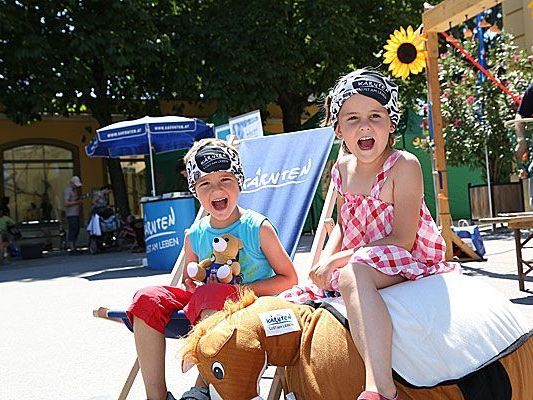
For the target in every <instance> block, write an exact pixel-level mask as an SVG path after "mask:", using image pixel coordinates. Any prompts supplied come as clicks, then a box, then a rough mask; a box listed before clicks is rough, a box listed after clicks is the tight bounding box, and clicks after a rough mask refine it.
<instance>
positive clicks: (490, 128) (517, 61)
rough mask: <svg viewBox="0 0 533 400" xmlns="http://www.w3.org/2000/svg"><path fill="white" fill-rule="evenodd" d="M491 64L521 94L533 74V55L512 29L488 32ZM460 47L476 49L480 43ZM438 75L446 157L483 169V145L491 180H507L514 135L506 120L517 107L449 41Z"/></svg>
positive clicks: (499, 181) (461, 163)
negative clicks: (522, 47)
mask: <svg viewBox="0 0 533 400" xmlns="http://www.w3.org/2000/svg"><path fill="white" fill-rule="evenodd" d="M485 37H486V48H487V69H488V70H489V71H490V72H491V73H492V74H493V75H494V76H496V77H497V78H498V79H500V80H501V81H502V82H503V83H504V84H505V85H506V86H507V87H508V88H509V90H510V91H511V92H512V93H515V94H517V95H518V96H520V95H521V94H522V93H523V91H524V89H525V87H526V86H527V85H528V84H529V82H531V80H532V79H533V63H532V61H533V57H532V56H529V57H528V56H527V54H526V53H525V51H523V50H519V49H518V48H517V46H516V45H514V43H513V38H512V36H511V35H510V34H500V35H488V34H486V35H485ZM462 46H463V47H464V48H465V49H466V50H467V51H468V52H469V53H470V54H477V46H478V44H477V42H476V41H475V40H464V41H463V42H462ZM440 61H441V69H440V74H439V79H440V81H441V88H442V116H443V120H444V126H445V129H444V135H445V138H446V158H447V160H448V161H449V163H450V165H466V166H470V167H472V168H476V169H480V170H482V171H483V172H485V168H486V167H485V144H486V146H487V149H488V158H489V171H490V174H491V180H492V181H493V182H496V183H503V182H508V181H509V177H510V174H511V173H512V172H513V168H514V152H513V149H514V144H515V143H516V142H515V137H514V132H513V130H512V129H509V128H506V127H505V126H504V122H505V121H507V120H509V119H513V117H514V115H515V112H516V106H515V105H514V102H513V100H512V98H511V97H510V96H509V95H507V94H505V93H504V92H503V91H502V90H501V89H499V88H498V87H497V86H496V85H495V84H494V83H493V82H491V81H490V80H489V79H485V80H483V81H482V82H481V81H480V80H479V71H478V70H477V69H476V68H475V67H474V66H473V65H472V64H470V63H469V62H468V61H466V60H465V59H464V58H463V57H462V56H461V55H460V54H459V53H458V52H457V51H455V50H454V49H453V48H452V47H451V45H449V44H448V46H447V52H446V53H445V54H442V55H441V60H440Z"/></svg>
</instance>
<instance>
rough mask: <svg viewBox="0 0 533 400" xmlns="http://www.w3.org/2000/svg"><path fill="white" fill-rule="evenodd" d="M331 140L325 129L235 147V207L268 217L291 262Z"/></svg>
mask: <svg viewBox="0 0 533 400" xmlns="http://www.w3.org/2000/svg"><path fill="white" fill-rule="evenodd" d="M333 139H334V133H333V130H332V129H331V128H330V127H328V128H319V129H311V130H307V131H299V132H294V133H286V134H283V135H272V136H264V137H260V138H253V139H246V140H242V141H240V142H239V153H240V154H241V158H242V163H243V166H244V174H245V180H244V186H243V190H242V193H241V196H240V200H239V204H240V205H241V206H242V207H245V208H250V209H252V210H255V211H257V212H260V213H261V214H263V215H266V216H267V217H268V219H269V220H270V221H271V222H272V224H273V225H274V226H275V227H276V228H277V229H278V231H279V234H280V240H281V243H282V244H283V246H284V247H285V249H286V250H287V252H288V253H289V255H290V256H291V257H293V256H294V253H295V252H296V245H297V243H298V239H299V237H300V234H301V233H302V229H303V225H304V222H305V218H306V216H307V213H308V212H309V209H310V207H311V203H312V200H313V196H314V194H315V191H316V189H317V187H318V184H319V182H320V177H321V176H322V171H323V169H324V165H325V164H326V161H327V159H328V155H329V152H330V150H331V146H332V145H333Z"/></svg>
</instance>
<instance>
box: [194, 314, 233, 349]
mask: <svg viewBox="0 0 533 400" xmlns="http://www.w3.org/2000/svg"><path fill="white" fill-rule="evenodd" d="M234 331H235V325H233V324H229V323H228V322H227V321H222V322H221V323H219V324H218V325H216V326H214V327H213V328H211V329H210V330H209V331H207V332H206V333H205V334H204V336H202V337H201V339H200V341H199V343H198V351H200V352H201V353H202V355H204V356H205V357H208V358H209V357H214V356H216V355H217V354H218V352H219V351H220V350H221V349H222V347H224V345H225V344H226V342H227V341H228V340H230V338H231V337H232V336H233V332H234Z"/></svg>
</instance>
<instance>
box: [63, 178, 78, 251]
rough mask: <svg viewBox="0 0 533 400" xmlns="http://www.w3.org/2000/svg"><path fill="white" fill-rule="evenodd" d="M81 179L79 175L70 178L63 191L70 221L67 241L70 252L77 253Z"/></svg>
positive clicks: (66, 212)
mask: <svg viewBox="0 0 533 400" xmlns="http://www.w3.org/2000/svg"><path fill="white" fill-rule="evenodd" d="M81 186H82V183H81V180H80V178H79V177H77V176H73V177H72V178H70V181H69V184H68V185H67V187H66V188H65V190H64V191H63V205H64V207H65V216H66V217H67V222H68V234H67V243H68V246H69V250H70V252H69V254H77V253H78V250H77V248H76V241H77V240H78V235H79V233H80V223H81V221H80V215H81V204H82V200H81V196H80V193H79V191H80V188H81Z"/></svg>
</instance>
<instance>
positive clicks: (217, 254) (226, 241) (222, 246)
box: [213, 234, 242, 264]
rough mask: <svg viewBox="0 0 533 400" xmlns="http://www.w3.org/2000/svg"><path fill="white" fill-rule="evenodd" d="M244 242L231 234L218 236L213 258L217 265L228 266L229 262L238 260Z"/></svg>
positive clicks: (214, 241) (214, 243) (214, 244)
mask: <svg viewBox="0 0 533 400" xmlns="http://www.w3.org/2000/svg"><path fill="white" fill-rule="evenodd" d="M240 249H242V241H241V240H240V239H238V238H236V237H235V236H233V235H230V234H224V235H220V236H217V237H215V238H214V239H213V257H214V262H215V263H217V264H226V263H227V262H228V261H229V260H236V259H237V258H238V257H237V256H238V254H239V250H240Z"/></svg>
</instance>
